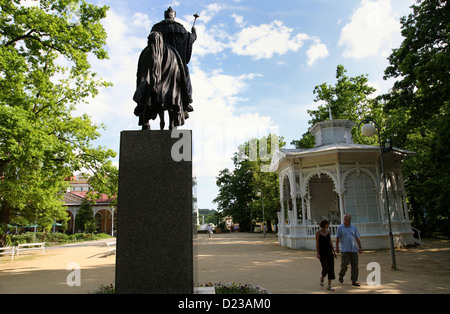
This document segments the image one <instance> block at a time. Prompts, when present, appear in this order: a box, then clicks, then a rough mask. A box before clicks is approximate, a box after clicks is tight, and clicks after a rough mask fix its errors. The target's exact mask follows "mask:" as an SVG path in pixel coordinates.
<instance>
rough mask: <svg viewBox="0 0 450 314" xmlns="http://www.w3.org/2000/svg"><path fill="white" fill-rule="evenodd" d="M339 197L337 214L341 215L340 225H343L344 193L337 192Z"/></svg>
mask: <svg viewBox="0 0 450 314" xmlns="http://www.w3.org/2000/svg"><path fill="white" fill-rule="evenodd" d="M338 196H339V212H340V214H341V223H344V215H345V212H344V193H342V192H339V193H338Z"/></svg>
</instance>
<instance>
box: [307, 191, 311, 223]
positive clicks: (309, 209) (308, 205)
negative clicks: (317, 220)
mask: <svg viewBox="0 0 450 314" xmlns="http://www.w3.org/2000/svg"><path fill="white" fill-rule="evenodd" d="M306 209H307V212H308V219H309V220H310V222H311V223H312V219H311V217H312V216H311V196H309V195H308V201H307V203H306Z"/></svg>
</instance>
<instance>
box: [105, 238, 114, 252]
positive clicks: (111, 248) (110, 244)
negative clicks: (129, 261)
mask: <svg viewBox="0 0 450 314" xmlns="http://www.w3.org/2000/svg"><path fill="white" fill-rule="evenodd" d="M106 246H107V247H108V253H109V252H114V254H116V241H112V242H106Z"/></svg>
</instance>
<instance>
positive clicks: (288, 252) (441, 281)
mask: <svg viewBox="0 0 450 314" xmlns="http://www.w3.org/2000/svg"><path fill="white" fill-rule="evenodd" d="M108 241H110V240H108V239H105V240H100V241H94V242H88V243H83V244H80V243H78V244H71V245H65V246H62V247H57V248H51V249H49V248H47V249H46V251H45V255H39V253H36V252H35V253H30V254H27V255H24V256H20V257H19V258H15V259H14V261H11V260H10V257H9V256H2V257H0V293H88V292H90V291H94V290H96V289H97V288H99V287H100V285H109V284H111V283H114V277H115V255H108V254H107V247H106V244H105V242H108ZM426 243H427V245H425V246H421V247H412V248H407V249H398V250H396V257H397V266H398V268H399V270H397V271H392V270H391V269H390V265H391V257H390V253H389V250H375V251H364V252H363V254H362V255H360V259H359V265H360V267H359V269H360V276H359V282H360V283H361V287H359V288H357V287H353V286H351V285H350V280H349V276H350V274H349V272H348V274H347V275H346V277H345V278H344V280H345V282H344V283H343V284H340V283H339V282H337V280H335V281H334V282H333V284H334V287H335V289H336V291H335V292H330V291H327V290H326V289H324V288H323V287H320V286H319V277H320V264H319V262H318V260H317V258H316V257H315V252H314V251H309V250H292V249H289V248H283V247H280V246H279V245H278V243H277V238H276V236H275V235H273V234H268V235H267V237H266V238H265V239H264V238H263V235H262V234H249V233H226V234H215V235H214V237H213V238H212V239H209V238H208V236H207V235H206V234H199V235H198V236H197V239H196V244H197V245H196V251H197V267H196V274H197V275H196V280H197V282H198V283H208V282H212V283H214V282H232V281H234V282H236V283H242V284H246V283H248V284H253V285H260V286H261V287H263V288H267V289H269V290H270V291H271V292H272V293H274V294H285V293H286V294H287V293H291V294H298V293H306V294H309V293H335V294H337V293H343V294H357V293H429V294H432V293H433V294H434V293H445V294H448V293H450V264H449V263H448V261H449V260H450V241H448V240H436V239H433V240H426ZM363 246H364V243H363ZM371 262H376V263H378V264H379V265H380V267H381V272H380V275H381V278H380V280H381V285H380V286H368V285H367V283H366V279H367V276H368V275H369V274H370V273H371V271H372V270H367V269H366V267H367V265H368V264H369V263H371ZM70 263H77V264H79V265H80V267H81V271H80V276H81V286H79V287H78V286H72V287H70V286H68V285H67V277H68V276H69V275H70V274H71V271H72V270H68V269H67V266H68V265H69V264H70ZM339 263H340V259H339V258H338V260H336V265H335V270H336V272H338V269H339Z"/></svg>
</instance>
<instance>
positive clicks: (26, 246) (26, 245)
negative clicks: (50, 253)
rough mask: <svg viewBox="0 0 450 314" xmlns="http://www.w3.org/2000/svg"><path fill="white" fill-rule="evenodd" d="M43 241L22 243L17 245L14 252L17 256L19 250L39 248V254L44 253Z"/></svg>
mask: <svg viewBox="0 0 450 314" xmlns="http://www.w3.org/2000/svg"><path fill="white" fill-rule="evenodd" d="M44 248H45V243H23V244H19V245H17V248H16V252H17V256H19V252H21V251H30V250H41V254H44Z"/></svg>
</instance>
